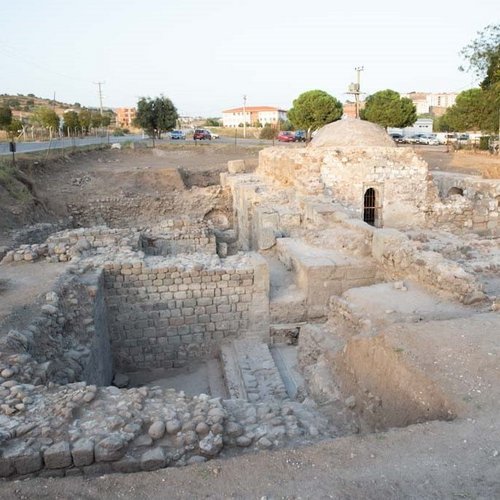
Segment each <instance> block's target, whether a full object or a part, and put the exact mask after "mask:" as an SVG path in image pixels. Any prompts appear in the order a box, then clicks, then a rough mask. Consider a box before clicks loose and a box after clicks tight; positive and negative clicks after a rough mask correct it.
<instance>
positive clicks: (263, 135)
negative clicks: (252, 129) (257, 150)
mask: <svg viewBox="0 0 500 500" xmlns="http://www.w3.org/2000/svg"><path fill="white" fill-rule="evenodd" d="M276 135H277V134H276V129H275V128H273V127H270V126H269V125H266V126H265V127H263V128H262V130H261V131H260V135H259V137H260V139H275V138H276Z"/></svg>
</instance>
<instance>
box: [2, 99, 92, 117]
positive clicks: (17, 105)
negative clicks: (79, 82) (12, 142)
mask: <svg viewBox="0 0 500 500" xmlns="http://www.w3.org/2000/svg"><path fill="white" fill-rule="evenodd" d="M0 106H8V107H9V108H10V109H12V113H13V114H14V115H15V116H24V117H26V116H29V115H30V114H31V113H33V111H34V110H35V108H38V107H40V106H48V107H50V108H53V109H54V111H55V112H56V113H57V114H58V115H62V114H63V113H64V111H66V110H67V109H74V110H75V111H79V110H80V108H83V107H85V106H81V105H80V103H79V102H75V103H73V104H68V103H65V102H61V101H54V100H53V99H48V98H45V97H37V96H36V95H35V94H28V95H22V94H17V95H9V94H0ZM88 109H93V110H97V108H88Z"/></svg>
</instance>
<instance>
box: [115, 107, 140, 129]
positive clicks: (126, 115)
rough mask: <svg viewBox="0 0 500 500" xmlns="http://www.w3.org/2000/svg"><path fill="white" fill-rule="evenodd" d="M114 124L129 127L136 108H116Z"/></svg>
mask: <svg viewBox="0 0 500 500" xmlns="http://www.w3.org/2000/svg"><path fill="white" fill-rule="evenodd" d="M115 113H116V126H117V127H124V128H130V127H132V121H133V120H134V118H135V115H136V113H137V109H136V108H116V109H115Z"/></svg>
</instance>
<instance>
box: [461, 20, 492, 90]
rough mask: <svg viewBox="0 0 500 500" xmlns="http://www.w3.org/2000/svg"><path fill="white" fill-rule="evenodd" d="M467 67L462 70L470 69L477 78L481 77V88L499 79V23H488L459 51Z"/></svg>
mask: <svg viewBox="0 0 500 500" xmlns="http://www.w3.org/2000/svg"><path fill="white" fill-rule="evenodd" d="M460 53H461V55H462V56H463V57H464V59H465V60H466V61H467V63H468V67H467V68H464V67H463V66H461V67H460V69H461V70H462V71H472V72H473V73H475V75H476V76H477V77H478V78H483V81H482V83H481V88H482V89H485V88H488V87H489V86H490V85H492V84H494V83H495V82H497V81H499V80H500V24H490V25H488V26H486V28H485V29H484V30H483V31H479V32H478V37H477V38H476V39H475V40H473V41H472V42H471V43H470V44H469V45H467V46H466V47H464V48H463V49H462V51H461V52H460Z"/></svg>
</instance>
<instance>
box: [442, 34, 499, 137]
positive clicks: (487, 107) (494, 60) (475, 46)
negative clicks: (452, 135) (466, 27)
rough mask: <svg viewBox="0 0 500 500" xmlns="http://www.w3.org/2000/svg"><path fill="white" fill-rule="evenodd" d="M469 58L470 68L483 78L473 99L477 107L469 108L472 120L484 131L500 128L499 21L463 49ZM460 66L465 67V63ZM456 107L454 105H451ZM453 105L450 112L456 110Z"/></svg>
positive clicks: (466, 57) (455, 111)
mask: <svg viewBox="0 0 500 500" xmlns="http://www.w3.org/2000/svg"><path fill="white" fill-rule="evenodd" d="M461 54H462V56H463V57H464V58H465V60H466V61H467V67H466V68H465V69H466V70H467V71H471V72H473V73H474V74H475V75H476V76H477V77H478V78H482V82H481V84H480V87H481V92H479V89H471V91H472V90H474V91H475V100H474V103H475V104H476V106H477V107H475V108H474V109H472V107H471V106H469V111H470V112H471V113H472V114H473V116H474V120H473V124H474V125H476V126H477V125H478V123H479V128H480V129H481V130H482V131H484V132H498V128H499V125H498V123H499V120H500V24H491V25H489V26H486V28H485V29H484V30H483V31H480V32H478V36H477V38H476V39H475V40H473V41H472V42H471V43H470V44H469V45H467V46H466V47H464V49H462V52H461ZM460 69H462V70H464V68H463V67H461V68H460ZM452 109H453V108H452ZM452 109H450V113H451V114H452V116H453V114H454V113H457V110H452Z"/></svg>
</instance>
